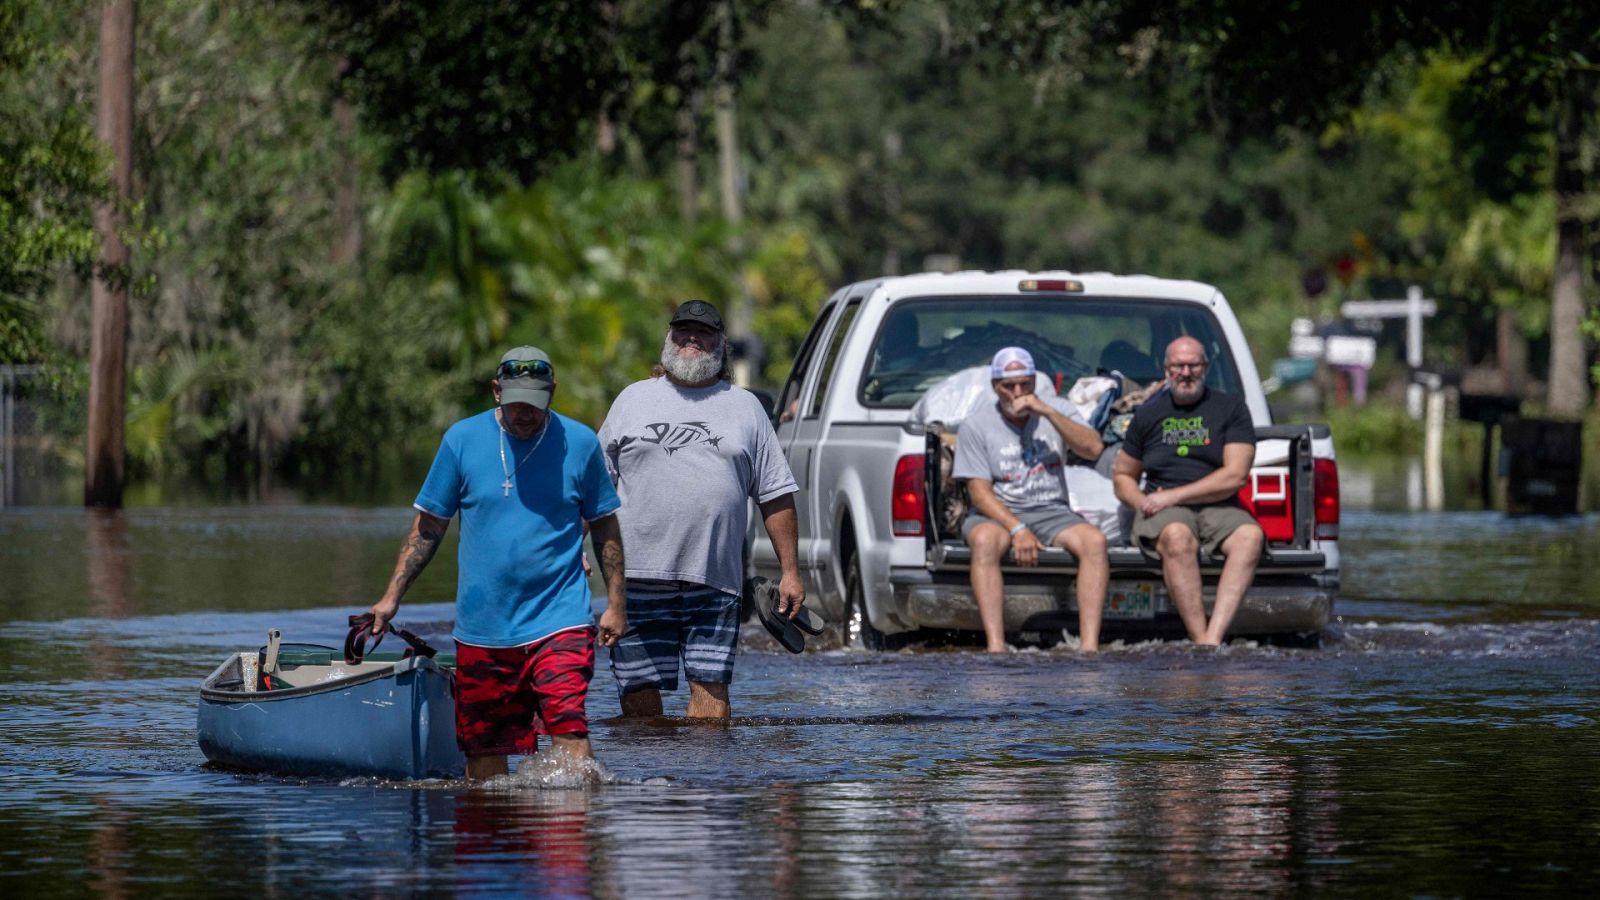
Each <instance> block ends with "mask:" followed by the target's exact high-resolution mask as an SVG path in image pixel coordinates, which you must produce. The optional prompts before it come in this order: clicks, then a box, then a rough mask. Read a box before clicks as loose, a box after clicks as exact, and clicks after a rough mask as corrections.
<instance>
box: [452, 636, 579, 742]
mask: <svg viewBox="0 0 1600 900" xmlns="http://www.w3.org/2000/svg"><path fill="white" fill-rule="evenodd" d="M593 675H594V629H593V628H571V629H568V630H566V631H558V632H556V633H555V634H552V635H550V636H549V637H547V638H544V639H542V640H538V641H534V642H533V643H531V644H524V645H523V646H520V647H474V646H472V645H471V644H463V643H461V642H460V641H457V642H456V742H457V743H458V744H460V745H461V752H463V753H465V754H466V755H467V756H472V757H476V756H510V755H521V756H526V755H528V754H531V753H533V752H534V751H535V749H537V747H538V743H539V738H538V736H539V735H541V734H571V735H578V736H583V735H586V734H588V733H589V719H588V715H587V713H586V712H585V711H584V702H585V701H586V700H587V699H588V694H589V679H590V677H592V676H593Z"/></svg>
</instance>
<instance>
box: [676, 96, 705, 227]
mask: <svg viewBox="0 0 1600 900" xmlns="http://www.w3.org/2000/svg"><path fill="white" fill-rule="evenodd" d="M699 106H700V92H699V91H698V90H694V91H687V90H686V91H685V92H684V95H683V99H682V101H681V102H679V104H678V114H677V121H676V125H677V132H678V161H677V168H678V179H677V180H678V213H679V215H681V216H682V217H683V222H684V224H685V225H693V224H694V223H695V220H696V219H697V218H698V215H697V205H698V199H699V196H700V183H699V180H698V176H697V169H698V167H699V158H700V141H699V135H698V134H697V133H696V130H695V120H696V119H698V118H699V115H698V114H697V113H698V109H699Z"/></svg>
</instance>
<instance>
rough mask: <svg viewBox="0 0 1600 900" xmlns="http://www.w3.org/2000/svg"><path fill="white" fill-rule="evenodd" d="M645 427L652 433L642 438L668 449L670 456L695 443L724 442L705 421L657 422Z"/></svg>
mask: <svg viewBox="0 0 1600 900" xmlns="http://www.w3.org/2000/svg"><path fill="white" fill-rule="evenodd" d="M645 428H647V429H649V431H650V434H649V435H648V436H646V437H641V438H640V440H642V441H644V442H645V443H648V444H655V445H657V446H659V447H660V448H661V449H663V450H665V451H667V455H668V456H671V455H672V454H674V453H676V452H678V451H679V450H682V449H683V448H685V447H688V446H692V445H694V444H709V445H711V446H712V447H716V446H717V445H718V444H720V443H722V437H721V436H720V435H714V434H712V433H711V429H710V427H709V426H707V425H706V423H705V422H678V423H672V422H656V423H655V424H653V425H646V426H645Z"/></svg>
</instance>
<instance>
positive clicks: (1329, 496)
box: [1311, 459, 1339, 541]
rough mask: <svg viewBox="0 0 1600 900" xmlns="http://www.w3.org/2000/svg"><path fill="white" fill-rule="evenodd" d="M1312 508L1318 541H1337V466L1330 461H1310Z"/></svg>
mask: <svg viewBox="0 0 1600 900" xmlns="http://www.w3.org/2000/svg"><path fill="white" fill-rule="evenodd" d="M1311 492H1312V506H1313V507H1315V509H1316V531H1315V534H1316V537H1317V540H1319V541H1336V540H1338V539H1339V464H1338V463H1336V462H1334V461H1333V460H1331V459H1314V460H1312V461H1311Z"/></svg>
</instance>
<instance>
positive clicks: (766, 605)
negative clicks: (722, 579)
mask: <svg viewBox="0 0 1600 900" xmlns="http://www.w3.org/2000/svg"><path fill="white" fill-rule="evenodd" d="M745 590H746V591H748V592H749V595H750V603H751V605H752V606H754V607H755V608H756V615H757V616H759V617H760V619H761V624H762V625H763V626H765V627H766V629H767V633H768V634H770V635H772V637H773V639H774V640H776V641H777V642H778V643H779V644H782V645H783V649H785V650H787V651H789V652H790V653H799V652H801V651H802V650H804V649H806V636H805V635H803V634H801V633H800V629H799V628H798V627H796V626H795V623H794V620H792V619H790V618H789V617H788V616H785V615H781V614H780V613H779V612H778V586H777V585H775V584H773V583H772V582H770V581H768V580H767V579H765V578H762V577H760V576H757V577H755V578H752V579H750V580H749V581H748V582H746V583H745Z"/></svg>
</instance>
